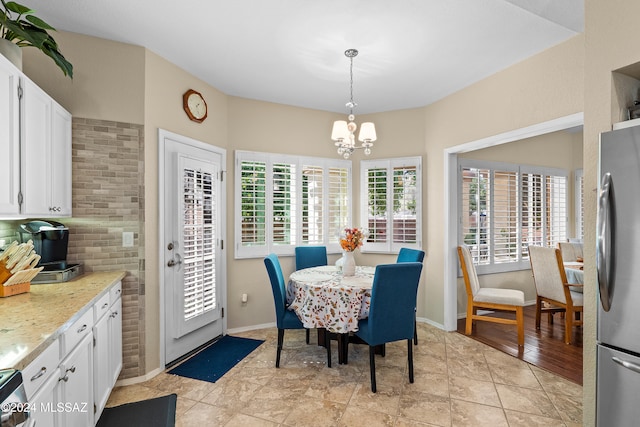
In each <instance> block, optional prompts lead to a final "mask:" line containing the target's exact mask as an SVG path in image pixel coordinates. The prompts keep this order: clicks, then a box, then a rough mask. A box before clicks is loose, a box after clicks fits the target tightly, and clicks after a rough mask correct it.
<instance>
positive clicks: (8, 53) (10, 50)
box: [0, 39, 22, 71]
mask: <svg viewBox="0 0 640 427" xmlns="http://www.w3.org/2000/svg"><path fill="white" fill-rule="evenodd" d="M0 55H3V56H4V57H6V58H7V59H8V60H9V61H10V62H11V63H12V64H13V65H15V66H16V68H18V69H19V70H21V71H22V48H21V47H20V46H18V45H17V44H15V43H13V42H10V41H9V40H6V39H0Z"/></svg>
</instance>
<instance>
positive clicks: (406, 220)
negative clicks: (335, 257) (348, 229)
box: [360, 157, 422, 253]
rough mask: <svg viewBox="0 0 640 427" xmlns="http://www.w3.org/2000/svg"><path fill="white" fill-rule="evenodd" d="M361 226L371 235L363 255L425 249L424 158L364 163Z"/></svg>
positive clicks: (361, 178)
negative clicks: (423, 225) (423, 233)
mask: <svg viewBox="0 0 640 427" xmlns="http://www.w3.org/2000/svg"><path fill="white" fill-rule="evenodd" d="M360 174H361V175H360V183H361V184H360V186H361V189H362V194H366V197H363V198H362V200H361V209H360V212H361V216H362V217H361V225H362V224H366V227H367V228H368V230H369V236H368V238H367V242H366V244H365V245H364V246H363V247H362V248H361V250H362V251H363V252H389V253H394V252H398V251H399V250H400V248H401V247H413V248H420V247H421V243H422V242H421V238H422V210H421V208H422V205H421V195H422V190H421V188H422V158H421V157H406V158H397V159H381V160H363V161H362V162H361V163H360Z"/></svg>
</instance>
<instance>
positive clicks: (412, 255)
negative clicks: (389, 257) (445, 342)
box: [396, 248, 424, 345]
mask: <svg viewBox="0 0 640 427" xmlns="http://www.w3.org/2000/svg"><path fill="white" fill-rule="evenodd" d="M423 260H424V251H421V250H420V249H410V248H400V252H398V258H397V259H396V262H422V261H423ZM417 311H418V309H417V308H416V312H417ZM415 323H416V326H415V333H414V335H413V343H414V344H415V345H418V322H417V321H415Z"/></svg>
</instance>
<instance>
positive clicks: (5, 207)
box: [0, 55, 20, 216]
mask: <svg viewBox="0 0 640 427" xmlns="http://www.w3.org/2000/svg"><path fill="white" fill-rule="evenodd" d="M19 81H20V73H19V71H18V69H17V68H15V67H14V66H13V65H12V64H11V63H9V61H8V60H6V59H5V58H4V57H2V56H1V55H0V150H1V153H2V154H1V155H0V216H5V215H6V216H9V215H18V214H19V213H20V204H19V203H18V193H19V192H20V132H19V131H20V128H19V126H20V114H19V108H20V106H19V105H20V104H19V98H18V83H19Z"/></svg>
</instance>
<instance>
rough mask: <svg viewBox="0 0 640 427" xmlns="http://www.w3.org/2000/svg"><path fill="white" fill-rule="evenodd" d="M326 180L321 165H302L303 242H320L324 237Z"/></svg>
mask: <svg viewBox="0 0 640 427" xmlns="http://www.w3.org/2000/svg"><path fill="white" fill-rule="evenodd" d="M323 195H324V180H323V168H322V167H320V166H308V165H304V166H303V167H302V242H303V243H308V244H319V243H322V242H323V237H324V227H323V224H324V214H323V211H324V197H323Z"/></svg>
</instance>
